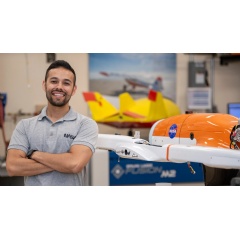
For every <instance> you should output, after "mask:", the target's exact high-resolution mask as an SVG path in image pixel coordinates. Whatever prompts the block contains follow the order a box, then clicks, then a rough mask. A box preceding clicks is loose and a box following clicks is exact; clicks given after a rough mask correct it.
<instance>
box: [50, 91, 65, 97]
mask: <svg viewBox="0 0 240 240" xmlns="http://www.w3.org/2000/svg"><path fill="white" fill-rule="evenodd" d="M52 95H53V96H55V97H64V96H65V95H66V94H65V93H63V92H52Z"/></svg>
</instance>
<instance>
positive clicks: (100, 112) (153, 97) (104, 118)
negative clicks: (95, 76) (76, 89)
mask: <svg viewBox="0 0 240 240" xmlns="http://www.w3.org/2000/svg"><path fill="white" fill-rule="evenodd" d="M83 96H84V99H85V101H86V102H87V104H88V107H89V109H90V112H91V115H92V118H93V119H94V120H95V121H96V122H98V123H103V124H106V125H109V126H113V127H117V128H150V127H151V126H152V125H153V124H154V123H155V122H156V121H158V120H159V119H163V118H167V117H170V116H174V115H178V114H180V113H181V112H180V109H179V108H178V106H177V105H176V104H175V103H174V102H172V101H171V100H169V99H167V98H163V96H162V94H161V93H160V92H157V91H154V90H150V91H149V94H148V97H145V98H140V99H137V100H134V99H133V98H132V97H131V95H130V94H129V93H128V92H125V93H122V94H120V95H119V97H118V98H117V97H115V100H116V99H117V100H118V101H119V109H118V108H117V107H116V104H115V106H114V104H112V103H111V102H110V101H108V99H107V98H106V96H105V97H104V96H103V95H101V94H100V93H98V92H83ZM112 98H113V97H112Z"/></svg>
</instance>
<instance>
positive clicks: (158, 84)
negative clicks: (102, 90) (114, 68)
mask: <svg viewBox="0 0 240 240" xmlns="http://www.w3.org/2000/svg"><path fill="white" fill-rule="evenodd" d="M100 74H102V75H104V76H106V77H109V76H116V77H124V78H125V81H126V82H127V83H128V84H129V85H131V86H132V88H133V89H135V88H136V87H143V88H147V89H153V90H155V91H159V92H161V91H162V90H163V84H162V77H160V76H159V77H157V78H156V79H155V81H154V82H153V83H149V82H146V81H143V80H140V79H137V78H135V77H131V76H128V75H125V74H119V73H107V72H100Z"/></svg>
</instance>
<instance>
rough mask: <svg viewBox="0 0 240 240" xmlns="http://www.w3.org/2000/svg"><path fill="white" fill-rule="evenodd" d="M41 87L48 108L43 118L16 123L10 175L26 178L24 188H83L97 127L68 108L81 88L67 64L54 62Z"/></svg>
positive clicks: (40, 116) (43, 110)
mask: <svg viewBox="0 0 240 240" xmlns="http://www.w3.org/2000/svg"><path fill="white" fill-rule="evenodd" d="M42 87H43V90H44V91H45V92H46V97H47V100H48V104H47V106H45V107H44V108H43V109H42V111H41V113H40V114H39V115H38V116H35V117H32V118H29V119H23V120H21V121H20V122H19V123H18V124H17V126H16V128H15V130H14V132H13V134H12V137H11V140H10V143H9V146H8V152H7V160H6V168H7V172H8V174H9V176H24V177H25V185H31V186H36V185H45V186H51V185H52V186H57V185H59V186H63V185H68V186H70V185H84V184H85V183H84V178H85V177H86V165H87V163H88V162H89V160H90V159H91V157H92V154H93V153H94V151H95V146H96V142H97V136H98V126H97V123H96V122H95V121H93V120H92V119H91V118H88V117H86V116H83V115H81V114H79V113H77V112H75V111H74V110H73V109H72V108H71V107H70V106H69V100H70V99H71V96H73V95H74V94H75V92H76V89H77V86H76V74H75V71H74V70H73V68H72V67H71V66H70V65H69V63H67V62H66V61H63V60H58V61H55V62H53V63H52V64H51V65H50V66H49V67H48V69H47V71H46V75H45V80H43V83H42Z"/></svg>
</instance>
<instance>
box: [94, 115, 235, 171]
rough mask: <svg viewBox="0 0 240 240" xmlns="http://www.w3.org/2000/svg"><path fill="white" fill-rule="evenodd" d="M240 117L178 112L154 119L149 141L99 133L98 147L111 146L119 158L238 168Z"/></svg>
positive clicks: (138, 135) (107, 147) (136, 137)
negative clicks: (161, 118)
mask: <svg viewBox="0 0 240 240" xmlns="http://www.w3.org/2000/svg"><path fill="white" fill-rule="evenodd" d="M239 147H240V122H239V119H238V118H236V117H234V116H232V115H229V114H220V113H190V114H180V115H178V116H173V117H169V118H166V119H163V120H159V121H157V122H156V123H155V124H154V125H153V126H152V127H151V129H150V132H149V141H147V140H145V139H141V138H140V133H139V132H136V133H135V136H134V137H130V136H122V135H112V134H99V136H98V142H97V148H98V149H105V150H111V151H114V152H116V154H117V155H118V156H119V157H121V158H128V159H136V160H145V161H156V162H173V163H188V166H189V168H190V170H191V172H192V173H194V169H191V165H190V163H191V162H197V163H202V164H204V165H205V166H209V167H215V168H223V169H240V152H239Z"/></svg>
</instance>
